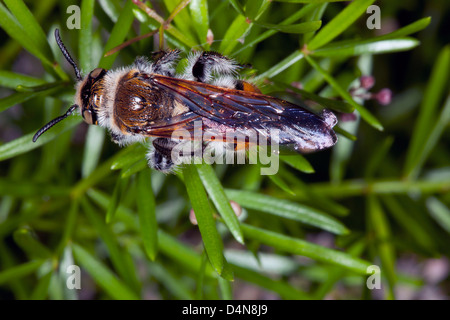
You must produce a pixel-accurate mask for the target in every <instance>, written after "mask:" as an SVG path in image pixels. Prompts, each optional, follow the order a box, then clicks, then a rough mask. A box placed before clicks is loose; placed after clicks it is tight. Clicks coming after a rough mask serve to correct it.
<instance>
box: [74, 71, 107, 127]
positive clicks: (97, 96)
mask: <svg viewBox="0 0 450 320" xmlns="http://www.w3.org/2000/svg"><path fill="white" fill-rule="evenodd" d="M106 73H107V70H106V69H102V68H96V69H94V70H92V71H91V72H90V73H89V74H88V75H87V76H86V77H85V78H84V79H83V81H82V83H81V85H80V86H79V96H78V98H79V100H80V101H79V104H80V107H81V116H82V117H83V119H84V121H85V122H86V123H88V124H95V125H96V124H98V117H97V113H98V110H99V109H100V107H101V104H102V99H103V94H104V87H105V86H104V76H105V75H106Z"/></svg>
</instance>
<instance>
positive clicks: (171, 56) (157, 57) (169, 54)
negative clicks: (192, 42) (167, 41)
mask: <svg viewBox="0 0 450 320" xmlns="http://www.w3.org/2000/svg"><path fill="white" fill-rule="evenodd" d="M179 55H180V50H178V49H177V50H170V51H157V52H154V53H153V54H152V60H153V62H149V61H148V60H147V58H145V57H137V58H136V60H135V61H134V65H135V67H136V68H138V69H139V70H140V71H143V72H147V73H157V74H161V75H163V76H168V77H173V76H174V74H175V65H176V62H177V61H178V59H179Z"/></svg>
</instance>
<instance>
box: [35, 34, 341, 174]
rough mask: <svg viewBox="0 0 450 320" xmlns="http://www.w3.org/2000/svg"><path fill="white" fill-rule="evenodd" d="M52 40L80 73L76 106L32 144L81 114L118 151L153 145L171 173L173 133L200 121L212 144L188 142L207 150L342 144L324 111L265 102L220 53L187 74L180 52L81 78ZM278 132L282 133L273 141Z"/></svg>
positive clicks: (152, 152) (193, 61)
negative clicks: (239, 139) (264, 143)
mask: <svg viewBox="0 0 450 320" xmlns="http://www.w3.org/2000/svg"><path fill="white" fill-rule="evenodd" d="M55 38H56V42H57V44H58V46H59V48H60V49H61V52H62V54H63V56H64V57H65V59H66V60H67V61H68V62H69V63H70V64H71V65H72V67H73V69H74V70H75V75H76V78H77V80H78V81H77V84H76V95H75V103H74V104H73V105H72V106H71V107H70V108H69V110H67V112H66V113H65V114H64V115H62V116H60V117H58V118H56V119H54V120H52V121H50V122H49V123H47V124H46V125H45V126H44V127H42V128H41V129H40V130H39V131H38V132H37V133H36V134H35V135H34V137H33V141H36V140H37V139H38V138H39V136H40V135H42V134H43V133H44V132H45V131H47V130H48V129H49V128H51V127H52V126H54V125H55V124H56V123H58V122H60V121H61V120H63V119H65V118H67V117H68V116H69V115H71V114H72V113H73V112H74V111H75V110H77V109H78V110H79V112H80V113H81V116H82V118H83V119H84V121H85V122H86V123H88V124H92V125H99V126H101V127H104V128H106V129H107V130H108V131H109V132H110V135H111V137H112V140H113V141H114V142H116V143H117V144H119V145H121V146H124V145H128V144H131V143H135V142H138V141H144V140H148V141H149V143H148V144H149V152H148V155H147V158H148V162H149V166H151V167H153V168H155V169H157V170H160V171H163V172H171V171H173V169H174V166H175V163H174V161H173V157H172V151H173V148H174V147H175V146H176V145H177V144H178V143H179V142H180V139H179V138H178V137H177V135H174V133H175V132H179V131H180V130H182V131H183V132H188V133H194V130H195V123H198V122H199V121H201V123H202V130H203V132H206V133H209V135H208V136H209V138H208V139H203V138H202V137H203V136H200V138H198V135H195V134H190V135H189V136H190V138H188V140H189V139H190V140H192V141H195V140H199V139H203V140H204V141H201V144H202V146H203V148H204V147H205V146H207V145H209V144H210V143H213V141H214V143H216V144H217V143H222V144H226V143H229V141H228V142H227V141H225V139H222V138H221V139H217V137H218V136H221V135H222V136H223V135H224V134H225V133H228V132H232V133H233V134H234V136H236V135H241V136H247V140H244V142H245V143H244V144H248V142H249V141H250V140H249V139H248V136H249V132H250V133H252V132H253V133H256V134H257V135H258V137H259V138H258V139H256V140H255V139H253V140H252V141H253V142H254V143H256V144H258V143H259V142H260V141H261V137H262V138H265V139H267V140H268V141H269V143H275V142H276V143H279V144H280V145H287V146H291V147H292V149H294V150H295V151H298V152H302V153H304V152H312V151H318V150H322V149H326V148H329V147H331V146H333V145H334V144H335V143H336V141H337V137H336V134H335V132H334V131H333V127H334V125H335V124H336V122H337V119H336V116H335V115H334V114H333V113H332V112H331V111H328V110H326V109H324V110H323V112H322V113H321V114H316V113H313V112H311V111H309V110H307V109H306V108H305V107H304V106H300V105H297V104H293V103H290V102H288V101H285V100H283V99H278V98H275V97H272V96H268V95H264V94H262V93H261V91H260V90H259V89H258V88H257V86H256V85H254V84H252V83H251V82H249V81H247V80H243V79H240V78H239V77H238V69H239V68H240V67H241V66H240V65H239V64H237V63H236V62H235V61H234V60H233V59H231V58H228V57H226V56H223V55H221V54H220V53H217V52H213V51H205V52H193V53H191V54H190V55H189V56H188V58H187V63H186V66H185V67H184V68H183V70H182V71H181V72H177V71H176V67H177V64H178V62H179V60H180V54H181V51H179V50H169V51H160V52H158V53H156V54H154V55H153V59H152V61H150V60H148V59H147V58H145V57H138V58H136V60H135V62H134V63H133V64H132V65H130V66H127V67H122V68H118V69H115V70H106V69H102V68H96V69H94V70H92V71H91V72H90V73H89V74H87V75H86V76H84V77H83V76H82V75H81V72H80V70H79V69H78V67H77V65H76V63H75V62H74V60H73V59H72V57H71V56H70V54H69V52H68V51H67V49H66V47H65V46H64V44H63V42H62V40H61V37H60V34H59V30H58V29H56V30H55ZM274 130H276V131H277V133H278V134H277V139H276V141H275V140H274V138H273V135H272V132H274ZM211 133H213V134H211ZM211 136H215V137H214V138H211ZM183 139H185V138H183ZM255 141H256V142H255ZM234 142H235V141H234V140H233V141H232V143H234ZM235 147H236V146H235Z"/></svg>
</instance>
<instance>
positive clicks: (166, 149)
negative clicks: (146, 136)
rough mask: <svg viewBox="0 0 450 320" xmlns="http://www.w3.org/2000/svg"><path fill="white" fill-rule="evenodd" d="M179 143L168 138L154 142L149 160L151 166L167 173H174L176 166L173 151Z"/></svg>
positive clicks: (148, 156) (157, 139)
mask: <svg viewBox="0 0 450 320" xmlns="http://www.w3.org/2000/svg"><path fill="white" fill-rule="evenodd" d="M176 144H177V143H176V142H175V141H172V140H171V139H168V138H156V139H154V140H153V141H152V147H151V148H150V151H149V153H148V154H147V158H148V161H149V165H150V166H151V167H152V168H154V169H156V170H158V171H162V172H165V173H170V172H172V171H173V169H174V166H175V164H174V163H173V161H172V149H173V147H174V146H175V145H176Z"/></svg>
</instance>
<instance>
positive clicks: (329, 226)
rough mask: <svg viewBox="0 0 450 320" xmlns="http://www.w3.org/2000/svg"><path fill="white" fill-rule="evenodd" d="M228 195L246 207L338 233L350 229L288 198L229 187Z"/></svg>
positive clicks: (343, 232)
mask: <svg viewBox="0 0 450 320" xmlns="http://www.w3.org/2000/svg"><path fill="white" fill-rule="evenodd" d="M226 194H227V195H228V197H229V198H230V199H231V200H233V201H236V202H237V203H239V204H240V205H241V206H243V207H244V208H248V209H253V210H258V211H262V212H266V213H270V214H273V215H276V216H279V217H284V218H288V219H292V220H296V221H300V222H303V223H305V224H308V225H312V226H315V227H318V228H321V229H324V230H327V231H330V232H333V233H336V234H346V233H348V230H347V228H346V227H345V226H343V225H342V224H341V223H340V222H339V221H337V220H335V219H334V218H332V217H329V216H327V215H326V214H324V213H323V212H321V211H319V210H317V209H314V208H311V207H308V206H304V205H301V204H298V203H294V202H291V201H288V200H282V199H276V198H273V197H269V196H266V195H261V194H256V193H253V192H250V191H243V190H242V191H238V190H231V189H227V190H226Z"/></svg>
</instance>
